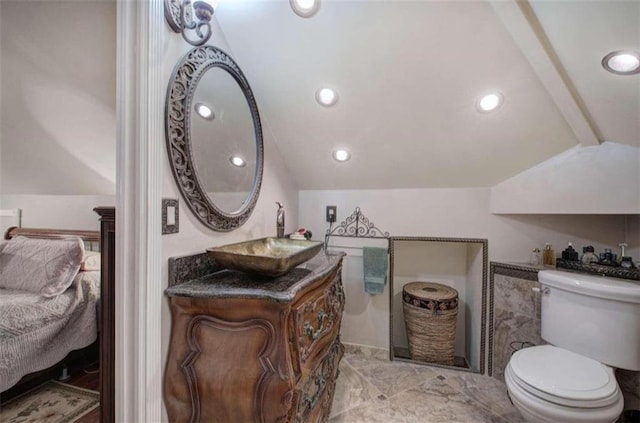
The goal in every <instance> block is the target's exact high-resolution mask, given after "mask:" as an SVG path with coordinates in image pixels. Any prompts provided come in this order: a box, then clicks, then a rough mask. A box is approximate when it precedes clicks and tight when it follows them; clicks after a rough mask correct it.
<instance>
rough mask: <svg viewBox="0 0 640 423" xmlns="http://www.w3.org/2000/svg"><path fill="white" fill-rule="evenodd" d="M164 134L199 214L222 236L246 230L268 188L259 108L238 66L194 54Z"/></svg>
mask: <svg viewBox="0 0 640 423" xmlns="http://www.w3.org/2000/svg"><path fill="white" fill-rule="evenodd" d="M165 125H166V129H165V131H166V132H165V135H166V141H167V150H168V153H169V158H170V162H171V169H172V171H173V175H174V178H175V181H176V184H177V185H178V187H179V188H180V192H181V194H182V196H183V197H184V199H185V202H186V203H187V205H188V206H189V208H190V209H191V211H192V212H193V213H194V214H195V216H196V217H197V218H198V219H199V220H200V221H201V222H202V223H203V224H205V225H206V226H207V227H209V228H211V229H213V230H216V231H230V230H233V229H235V228H237V227H239V226H240V225H242V224H243V223H244V222H245V221H246V220H247V219H248V218H249V216H250V215H251V213H252V212H253V209H254V208H255V205H256V202H257V200H258V195H259V193H260V186H261V184H262V166H263V143H262V127H261V125H260V116H259V115H258V106H257V105H256V101H255V99H254V97H253V93H252V91H251V88H250V87H249V83H248V82H247V80H246V78H245V76H244V74H243V73H242V71H241V70H240V68H239V67H238V65H237V64H236V63H235V62H234V61H233V59H232V58H231V57H229V56H228V55H227V54H226V53H225V52H223V51H222V50H219V49H217V48H215V47H213V46H204V47H197V48H194V49H192V50H191V51H189V52H188V53H187V54H186V55H185V56H184V57H183V58H182V60H181V61H180V62H179V63H178V64H177V65H176V68H175V70H174V72H173V75H172V77H171V81H170V83H169V90H168V92H167V105H166V116H165Z"/></svg>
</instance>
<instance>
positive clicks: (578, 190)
mask: <svg viewBox="0 0 640 423" xmlns="http://www.w3.org/2000/svg"><path fill="white" fill-rule="evenodd" d="M491 211H492V212H493V213H543V214H550V213H562V214H565V213H581V214H584V213H591V214H599V213H612V214H626V213H640V148H639V147H632V146H629V145H624V144H616V143H612V142H605V143H602V144H600V145H597V146H592V147H581V146H577V147H574V148H572V149H570V150H568V151H566V152H565V153H562V154H559V155H557V156H555V157H553V158H551V159H549V160H547V161H545V162H542V163H540V164H539V165H537V166H534V167H532V168H530V169H528V170H526V171H524V172H522V173H520V174H518V175H516V176H514V177H512V178H510V179H507V180H506V181H504V182H502V183H499V184H497V185H496V186H494V187H493V188H491Z"/></svg>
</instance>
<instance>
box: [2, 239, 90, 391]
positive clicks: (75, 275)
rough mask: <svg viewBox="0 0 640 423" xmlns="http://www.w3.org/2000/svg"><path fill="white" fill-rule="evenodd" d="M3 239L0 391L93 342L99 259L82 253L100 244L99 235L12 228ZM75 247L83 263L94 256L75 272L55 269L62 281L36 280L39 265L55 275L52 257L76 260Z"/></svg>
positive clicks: (68, 267) (70, 267)
mask: <svg viewBox="0 0 640 423" xmlns="http://www.w3.org/2000/svg"><path fill="white" fill-rule="evenodd" d="M5 238H6V239H11V241H4V243H2V244H1V245H0V266H2V267H1V268H0V392H3V391H6V390H7V389H9V388H11V387H12V386H14V385H15V384H16V383H18V382H19V381H20V380H21V379H23V377H24V376H25V375H29V374H32V373H33V372H39V371H41V370H45V369H48V368H51V367H52V366H54V365H56V364H57V363H59V362H61V361H62V360H64V359H65V357H67V356H68V354H69V353H70V352H72V351H74V350H79V349H82V348H85V347H88V346H90V345H91V344H93V343H94V342H95V341H96V339H97V335H98V318H97V316H98V306H99V299H100V270H99V268H100V265H99V262H100V258H99V255H98V254H91V253H89V254H87V253H85V249H87V250H88V249H90V248H91V247H93V246H94V244H95V246H97V245H98V242H99V239H100V234H99V232H97V231H96V232H93V231H69V230H59V231H56V230H40V229H27V228H11V229H9V231H7V235H6V237H5ZM20 243H22V244H20ZM42 245H46V246H47V248H49V250H48V251H49V252H48V253H47V254H45V253H43V252H42V251H41V249H42V248H43V247H42ZM68 246H71V247H69V248H67V247H68ZM80 246H81V247H80ZM87 247H90V248H87ZM78 249H81V250H82V257H84V258H85V259H86V258H88V257H90V256H91V257H93V259H91V260H90V261H91V263H89V260H88V259H87V260H86V261H82V263H81V264H80V266H79V267H82V268H81V269H80V270H75V271H74V269H77V268H76V267H74V266H75V262H73V263H71V264H70V265H68V266H67V267H65V268H64V269H63V270H62V271H59V272H58V273H59V274H60V275H61V278H60V280H64V281H65V282H64V283H61V284H58V285H52V286H49V285H47V286H44V285H42V284H41V283H40V282H38V275H39V273H42V272H40V271H39V270H38V268H39V267H42V268H44V269H46V272H49V273H52V272H53V271H52V270H51V269H52V268H53V266H54V265H55V264H56V262H55V260H54V259H52V258H51V257H52V256H56V257H61V258H60V260H71V259H73V260H75V259H77V258H78V257H80V253H79V252H78ZM67 250H69V251H72V252H69V251H67ZM51 251H53V253H52V252H51ZM9 253H11V254H9ZM74 254H75V255H74ZM69 257H71V259H70V258H69ZM96 257H97V258H96ZM73 260H71V261H73ZM65 263H66V262H65ZM88 263H89V264H88ZM59 267H61V266H58V268H59ZM62 267H63V266H62ZM56 269H57V268H56ZM56 271H57V270H56ZM49 273H47V277H49ZM58 273H56V275H57V274H58ZM24 275H28V277H24ZM21 278H22V279H21ZM48 280H49V279H48ZM69 280H70V284H69V283H68V281H69ZM34 287H35V288H34Z"/></svg>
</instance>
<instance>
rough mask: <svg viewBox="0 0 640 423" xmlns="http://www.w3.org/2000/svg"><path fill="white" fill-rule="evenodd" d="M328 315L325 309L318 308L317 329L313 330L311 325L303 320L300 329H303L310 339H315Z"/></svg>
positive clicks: (318, 335) (322, 328) (321, 330)
mask: <svg viewBox="0 0 640 423" xmlns="http://www.w3.org/2000/svg"><path fill="white" fill-rule="evenodd" d="M328 316H329V315H328V314H327V312H326V311H324V310H320V312H319V313H318V323H319V326H318V330H317V331H314V330H313V326H311V323H309V322H304V326H303V327H302V330H304V333H305V334H306V335H307V336H308V337H309V339H310V340H312V341H315V340H316V339H318V338H319V337H320V335H321V334H322V332H323V331H324V322H325V319H326V318H327V317H328Z"/></svg>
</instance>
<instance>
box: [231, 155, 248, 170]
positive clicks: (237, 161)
mask: <svg viewBox="0 0 640 423" xmlns="http://www.w3.org/2000/svg"><path fill="white" fill-rule="evenodd" d="M229 161H230V162H231V164H232V165H234V166H237V167H245V166H246V165H247V161H246V160H245V159H243V158H242V157H240V156H231V157H229Z"/></svg>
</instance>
